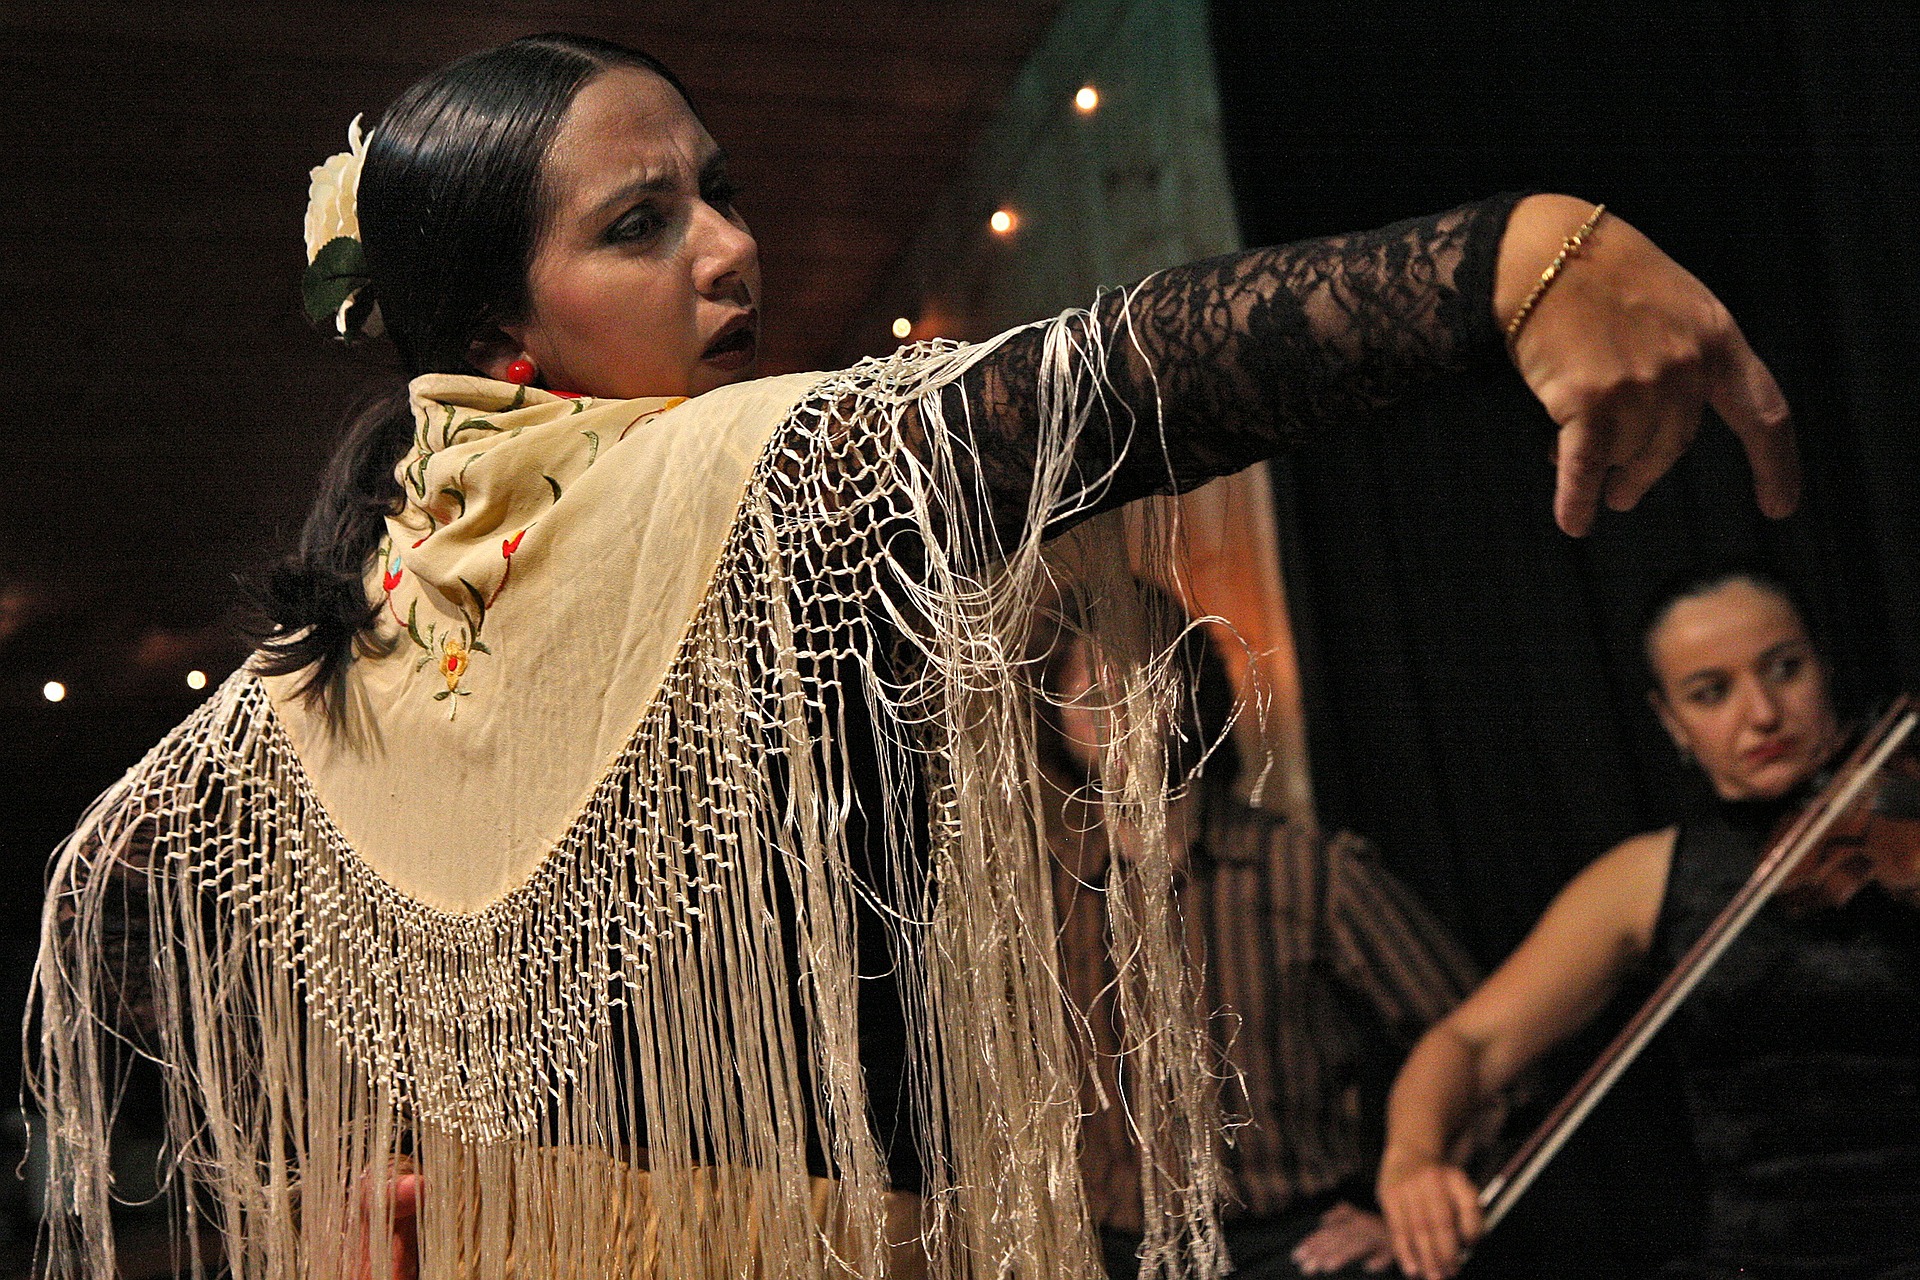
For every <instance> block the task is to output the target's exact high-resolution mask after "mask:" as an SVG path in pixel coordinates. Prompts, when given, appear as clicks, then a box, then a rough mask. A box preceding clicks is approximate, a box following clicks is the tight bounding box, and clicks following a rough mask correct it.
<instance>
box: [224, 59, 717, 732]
mask: <svg viewBox="0 0 1920 1280" xmlns="http://www.w3.org/2000/svg"><path fill="white" fill-rule="evenodd" d="M615 67H639V68H642V69H644V70H647V71H651V72H653V73H655V74H656V75H658V76H660V77H661V78H662V79H664V80H666V81H667V83H668V84H671V85H672V86H673V87H674V88H675V89H676V90H677V91H678V92H679V93H680V96H681V97H682V98H683V99H686V100H687V103H688V108H689V109H690V110H691V109H692V99H691V98H688V96H687V91H686V88H685V87H684V86H683V85H682V84H681V83H680V81H679V79H678V78H677V77H676V76H675V75H674V74H673V73H672V72H671V71H669V70H667V68H666V67H665V66H663V65H661V64H660V63H659V62H658V61H656V60H655V59H654V58H651V57H649V56H648V55H646V54H644V53H641V52H640V51H639V50H637V49H629V48H627V47H626V46H624V45H618V44H614V43H612V42H611V41H607V40H597V39H593V38H591V37H587V36H573V35H557V34H554V35H538V36H527V37H525V38H523V39H520V40H515V41H513V42H512V43H510V44H504V45H501V46H500V47H499V48H496V49H488V50H486V51H484V52H481V53H475V54H471V55H469V56H467V57H465V58H462V59H460V60H459V61H458V62H455V63H453V64H452V65H450V66H447V67H445V68H443V69H441V70H440V71H437V72H435V73H434V74H432V75H430V76H428V77H426V78H425V79H424V80H421V81H419V82H418V83H417V84H415V85H414V86H413V87H412V88H410V89H408V90H407V91H406V92H405V93H404V94H402V95H401V96H400V97H399V99H398V100H396V101H395V102H394V104H393V105H392V106H390V107H388V108H387V111H386V114H385V115H383V116H382V117H381V118H380V122H379V123H378V124H377V125H375V126H374V130H373V137H372V139H371V140H370V141H369V143H368V146H367V157H366V163H365V165H364V167H363V169H362V171H361V175H360V188H359V197H358V201H357V204H358V213H359V220H360V239H361V243H362V245H363V247H364V248H365V250H366V260H367V272H368V276H369V283H368V284H367V286H366V295H367V296H368V297H370V298H371V299H372V300H373V301H374V302H377V303H378V304H379V308H380V316H381V319H382V321H383V322H384V324H385V327H386V334H387V336H388V337H389V338H390V339H391V340H392V342H393V345H394V348H395V350H396V351H397V352H398V354H399V357H400V367H401V370H402V372H403V373H404V374H405V375H406V376H407V377H409V378H412V377H415V376H417V375H419V374H422V373H476V372H478V370H477V369H476V368H475V367H474V365H473V363H472V359H471V356H470V352H471V350H472V347H473V343H474V341H475V340H476V339H477V338H480V337H481V336H482V335H484V334H485V333H486V332H487V331H488V330H489V329H491V328H496V327H498V326H500V325H502V324H513V323H515V322H517V321H520V320H523V319H524V318H525V317H526V312H527V272H528V269H529V268H530V267H531V265H532V262H533V255H534V251H535V248H536V246H537V245H538V242H539V238H540V232H541V228H542V227H543V226H544V225H545V223H546V218H547V215H548V209H549V193H548V192H547V191H546V189H545V187H544V184H543V183H542V181H541V163H542V161H543V160H544V159H545V158H546V154H547V150H548V148H549V147H550V146H551V144H552V142H553V137H554V134H555V132H556V131H557V130H558V129H559V127H560V121H561V120H562V119H563V118H564V117H565V115H566V113H567V109H568V108H569V107H570V106H572V104H573V100H574V98H575V96H576V95H577V94H578V93H579V92H580V90H581V89H583V88H584V87H585V86H586V85H587V83H588V82H589V81H591V80H592V79H594V78H595V77H596V76H598V75H599V74H600V73H601V72H603V71H607V70H610V69H612V68H615ZM412 438H413V413H412V410H411V408H410V407H409V406H408V402H407V397H406V395H405V394H404V392H399V391H396V392H394V393H391V394H388V395H384V396H381V397H379V398H377V399H376V400H375V401H373V402H371V403H369V404H367V405H366V406H365V407H363V408H362V409H361V410H360V411H359V412H357V413H356V414H354V415H353V416H352V417H351V418H350V419H349V421H348V424H347V427H346V430H345V432H344V433H343V435H342V437H341V440H340V444H339V446H338V448H337V449H336V450H335V452H334V455H333V459H332V461H331V462H330V463H329V465H328V467H327V470H326V473H325V476H324V477H323V479H322V481H321V484H320V490H319V493H318V495H317V496H316V497H315V499H314V504H313V507H312V509H311V510H310V511H309V512H308V514H307V520H306V524H305V525H304V526H303V527H302V529H301V532H300V542H299V546H298V548H297V549H296V550H295V551H294V552H293V554H292V555H290V556H288V557H287V558H286V559H285V560H284V561H282V562H281V563H280V564H278V565H277V566H275V567H274V568H273V569H272V570H270V571H269V572H268V574H267V575H266V576H265V578H264V580H263V581H261V582H260V583H258V584H257V585H256V587H255V589H254V592H253V594H254V596H255V598H256V600H257V602H258V604H259V606H260V608H261V610H262V611H263V612H264V613H265V614H266V623H267V626H266V628H265V630H266V635H265V637H264V641H263V649H264V651H265V654H266V658H265V660H264V661H263V662H262V663H261V670H263V671H265V672H267V673H268V674H272V675H286V674H291V673H292V672H296V671H301V670H304V669H307V668H311V669H312V674H311V675H309V676H308V678H307V679H306V680H305V681H304V682H303V684H302V686H301V693H302V694H303V695H304V696H305V697H307V698H308V699H309V700H310V701H314V702H316V703H318V704H319V705H320V706H322V707H331V705H332V702H333V693H334V690H335V689H336V688H337V687H338V684H339V681H340V679H341V677H342V676H343V675H344V674H345V672H346V668H347V665H348V663H350V662H351V661H352V660H353V657H354V654H355V652H356V649H362V650H364V649H365V648H366V640H365V639H364V638H363V637H364V633H365V632H366V631H367V629H368V628H369V627H370V626H371V625H372V623H373V620H374V618H375V617H376V616H377V614H378V608H379V606H378V604H377V603H376V602H373V601H370V600H368V599H367V593H366V589H365V586H364V575H365V573H366V567H367V561H368V560H369V559H370V558H371V557H372V556H373V554H374V552H375V551H376V550H377V549H378V547H379V545H380V539H381V537H382V535H383V534H384V533H385V526H386V518H387V517H388V516H390V515H392V514H394V513H395V512H397V511H399V510H400V508H401V506H402V504H403V502H404V496H403V494H402V493H401V490H400V485H399V483H398V482H397V481H396V480H395V479H394V477H393V471H394V467H395V466H396V465H397V464H398V463H399V461H400V458H401V455H402V454H404V453H405V452H406V449H407V447H408V443H409V442H410V441H411V440H412Z"/></svg>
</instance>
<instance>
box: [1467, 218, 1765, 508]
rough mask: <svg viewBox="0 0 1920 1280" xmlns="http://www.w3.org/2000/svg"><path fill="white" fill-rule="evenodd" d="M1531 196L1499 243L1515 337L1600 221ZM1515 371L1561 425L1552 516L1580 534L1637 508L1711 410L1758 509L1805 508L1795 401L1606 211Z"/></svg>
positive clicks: (1642, 241)
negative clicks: (1525, 312) (1527, 308)
mask: <svg viewBox="0 0 1920 1280" xmlns="http://www.w3.org/2000/svg"><path fill="white" fill-rule="evenodd" d="M1592 207H1593V206H1591V205H1589V204H1587V203H1586V202H1585V201H1580V200H1575V199H1573V198H1572V197H1569V196H1530V197H1528V198H1527V199H1526V200H1523V201H1521V202H1520V205H1519V206H1518V207H1517V208H1516V209H1515V210H1514V214H1513V218H1512V220H1511V221H1510V222H1509V224H1508V227H1507V234H1506V237H1505V239H1503V240H1502V241H1501V245H1500V261H1499V266H1498V274H1497V277H1496V283H1495V288H1494V318H1495V320H1496V322H1498V323H1499V324H1500V325H1501V327H1502V328H1503V329H1504V328H1505V326H1506V322H1507V321H1508V319H1510V318H1511V317H1512V316H1513V315H1514V314H1515V313H1516V312H1517V311H1518V310H1519V309H1520V306H1521V304H1522V303H1523V302H1524V301H1525V299H1526V297H1527V295H1528V294H1529V293H1530V292H1532V290H1533V287H1534V285H1535V284H1536V283H1537V282H1538V281H1539V279H1540V273H1541V271H1542V270H1543V269H1544V268H1545V266H1546V264H1547V263H1548V262H1550V261H1551V260H1552V258H1553V255H1554V254H1555V253H1557V252H1559V249H1560V245H1561V243H1562V242H1563V241H1564V239H1565V238H1566V236H1567V235H1568V234H1569V233H1571V232H1572V231H1573V230H1574V229H1575V228H1577V227H1578V226H1579V225H1580V224H1581V223H1582V222H1584V221H1585V220H1586V218H1587V216H1588V214H1589V213H1590V212H1591V211H1592ZM1513 359H1514V363H1515V365H1516V366H1517V367H1518V368H1519V370H1520V376H1521V377H1523V378H1524V379H1525V380H1526V383H1527V386H1528V387H1530V388H1531V389H1532V391H1533V393H1534V395H1536V396H1538V397H1539V399H1540V402H1541V404H1543V405H1544V406H1546V410H1547V412H1548V414H1549V415H1551V416H1552V418H1553V420H1554V421H1555V422H1557V423H1559V424H1560V436H1559V442H1558V451H1557V466H1558V470H1559V484H1558V488H1557V491H1556V493H1555V495H1554V518H1555V519H1556V520H1558V521H1559V523H1560V527H1561V528H1562V529H1564V530H1566V531H1567V532H1568V533H1570V534H1574V535H1576V536H1578V535H1580V534H1584V533H1585V532H1587V530H1588V529H1589V528H1591V527H1592V525H1593V519H1594V515H1595V513H1596V512H1597V510H1598V508H1599V504H1600V502H1601V501H1602V500H1604V501H1605V502H1606V504H1607V506H1609V507H1611V508H1612V509H1613V510H1615V511H1625V510H1626V509H1628V508H1629V507H1631V506H1633V505H1634V504H1635V503H1636V502H1638V501H1639V500H1640V499H1641V497H1642V496H1643V495H1644V494H1645V493H1646V492H1647V490H1648V489H1649V488H1651V487H1652V486H1653V482H1654V481H1655V480H1657V479H1659V478H1660V476H1662V475H1663V474H1665V473H1666V471H1667V469H1668V468H1670V467H1671V466H1672V465H1673V464H1674V462H1675V461H1676V460H1677V459H1678V458H1679V457H1680V455H1681V454H1682V453H1684V452H1686V449H1687V446H1688V445H1689V444H1691V443H1692V442H1693V437H1694V435H1695V433H1696V432H1697V431H1698V430H1699V428H1700V419H1701V414H1702V412H1703V411H1704V409H1705V408H1706V406H1708V405H1711V406H1713V408H1714V410H1715V411H1716V412H1718V413H1719V415H1720V417H1721V419H1722V420H1723V421H1725V422H1726V424H1727V425H1728V426H1729V427H1731V428H1732V429H1733V432H1734V434H1735V435H1736V436H1738V437H1739V438H1740V443H1741V444H1742V445H1743V446H1744V447H1745V448H1746V452H1747V459H1748V462H1749V463H1750V464H1751V466H1752V468H1753V480H1754V490H1755V493H1756V496H1757V497H1758V499H1759V503H1760V509H1761V510H1762V511H1764V512H1765V513H1766V514H1767V515H1769V516H1772V517H1775V518H1778V517H1781V516H1785V515H1789V514H1791V513H1792V511H1793V509H1794V507H1795V506H1796V505H1797V503H1798V502H1799V495H1800V461H1799V455H1798V453H1797V452H1796V450H1795V448H1794V442H1793V429H1792V425H1791V422H1790V420H1789V417H1788V413H1787V402H1786V397H1785V396H1783V395H1782V394H1781V392H1780V388H1779V386H1778V385H1777V384H1776V383H1775V382H1774V380H1773V375H1772V374H1770V373H1769V372H1768V371H1767V367H1766V365H1764V364H1763V363H1761V361H1760V358H1759V357H1758V356H1756V355H1755V354H1754V353H1753V349H1752V348H1751V347H1749V346H1748V345H1747V340H1746V338H1745V337H1744V336H1742V334H1741V332H1740V327H1739V326H1738V325H1737V324H1735V323H1734V321H1733V317H1732V316H1731V315H1729V314H1728V313H1727V309H1726V308H1725V307H1724V306H1722V305H1721V304H1720V300H1719V299H1718V298H1716V297H1714V296H1713V294H1712V293H1710V292H1709V291H1708V290H1707V288H1706V286H1705V285H1703V284H1701V283H1700V282H1699V281H1698V280H1696V279H1694V277H1693V276H1692V275H1691V274H1689V273H1688V272H1687V271H1686V270H1685V268H1683V267H1681V266H1680V265H1679V264H1678V263H1676V262H1675V261H1674V260H1673V259H1672V258H1669V257H1668V256H1667V255H1666V254H1665V253H1663V252H1661V250H1660V248H1659V247H1658V246H1657V245H1655V244H1654V243H1653V242H1652V241H1650V240H1648V239H1647V238H1646V237H1645V236H1643V235H1641V234H1640V233H1639V232H1638V231H1636V230H1635V229H1634V228H1633V227H1632V226H1630V225H1628V224H1627V222H1625V221H1624V220H1623V219H1620V218H1617V217H1615V216H1614V215H1613V213H1612V211H1611V210H1609V211H1608V212H1607V213H1606V214H1605V215H1604V216H1603V217H1602V218H1601V220H1600V222H1599V224H1598V225H1597V226H1596V227H1595V228H1594V230H1593V232H1592V234H1591V235H1589V236H1588V238H1587V242H1586V245H1585V247H1584V248H1583V249H1582V250H1581V251H1580V253H1579V254H1578V255H1577V256H1575V257H1573V258H1571V259H1570V260H1569V261H1568V262H1567V263H1566V265H1565V267H1564V268H1563V269H1562V270H1561V272H1560V274H1559V277H1558V278H1557V279H1556V280H1555V281H1554V282H1553V285H1552V287H1551V288H1549V289H1548V290H1547V291H1546V293H1545V294H1544V295H1543V296H1542V297H1541V298H1540V300H1539V303H1538V304H1537V305H1536V306H1535V307H1534V309H1533V312H1532V314H1531V315H1530V316H1529V317H1528V319H1527V321H1526V323H1525V324H1524V325H1523V326H1522V328H1521V330H1520V334H1519V337H1518V339H1517V341H1516V342H1515V343H1514V346H1513Z"/></svg>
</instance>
